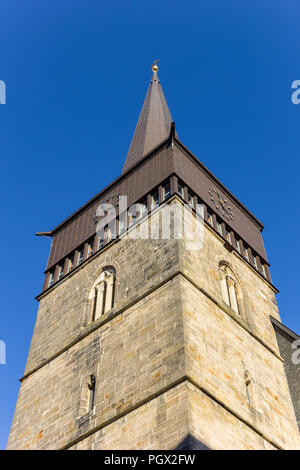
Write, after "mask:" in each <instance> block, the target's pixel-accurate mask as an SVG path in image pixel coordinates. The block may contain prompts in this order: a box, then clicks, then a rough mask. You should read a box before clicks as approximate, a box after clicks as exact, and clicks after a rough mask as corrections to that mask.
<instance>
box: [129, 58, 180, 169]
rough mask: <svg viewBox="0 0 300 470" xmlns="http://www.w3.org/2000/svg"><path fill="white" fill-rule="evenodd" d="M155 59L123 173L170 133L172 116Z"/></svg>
mask: <svg viewBox="0 0 300 470" xmlns="http://www.w3.org/2000/svg"><path fill="white" fill-rule="evenodd" d="M156 63H157V61H156V62H155V63H154V64H153V66H152V70H153V76H152V80H151V82H150V85H149V88H148V92H147V95H146V99H145V102H144V104H143V107H142V111H141V114H140V117H139V120H138V123H137V126H136V129H135V132H134V135H133V139H132V141H131V145H130V148H129V152H128V154H127V157H126V161H125V165H124V168H123V173H124V172H125V171H127V170H128V169H129V168H130V167H132V166H133V165H135V164H136V163H137V162H138V161H139V160H141V159H142V158H143V157H144V155H146V154H147V153H148V152H150V150H152V149H153V148H154V147H156V146H157V145H159V144H160V143H161V142H162V141H163V140H165V139H166V138H167V137H168V136H169V135H170V129H171V123H172V117H171V114H170V111H169V108H168V105H167V102H166V99H165V96H164V93H163V91H162V87H161V85H160V81H159V78H158V75H157V70H158V67H157V65H156Z"/></svg>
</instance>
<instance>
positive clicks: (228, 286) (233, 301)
mask: <svg viewBox="0 0 300 470" xmlns="http://www.w3.org/2000/svg"><path fill="white" fill-rule="evenodd" d="M219 268H220V282H221V292H222V298H223V301H224V302H225V303H226V304H227V305H228V306H229V307H231V308H232V310H234V311H235V312H236V313H237V314H238V315H240V314H241V303H242V293H241V289H240V286H239V283H238V281H237V278H236V276H235V275H234V273H233V272H232V270H231V269H230V268H229V266H228V265H227V264H225V263H223V264H221V265H220V267H219Z"/></svg>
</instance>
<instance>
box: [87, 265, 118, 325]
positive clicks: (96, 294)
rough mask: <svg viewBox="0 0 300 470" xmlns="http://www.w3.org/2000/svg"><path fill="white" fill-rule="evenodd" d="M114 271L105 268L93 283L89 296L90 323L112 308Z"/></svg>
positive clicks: (111, 268) (110, 268)
mask: <svg viewBox="0 0 300 470" xmlns="http://www.w3.org/2000/svg"><path fill="white" fill-rule="evenodd" d="M115 277H116V276H115V270H114V268H113V267H108V268H105V269H104V270H103V271H102V272H101V274H100V276H99V277H98V278H97V279H96V281H95V282H94V284H93V286H92V289H91V291H90V295H89V301H90V303H91V321H95V320H98V319H99V318H100V317H101V316H102V315H104V314H105V313H107V312H108V311H109V310H111V309H112V308H113V305H114V297H115V292H114V291H115Z"/></svg>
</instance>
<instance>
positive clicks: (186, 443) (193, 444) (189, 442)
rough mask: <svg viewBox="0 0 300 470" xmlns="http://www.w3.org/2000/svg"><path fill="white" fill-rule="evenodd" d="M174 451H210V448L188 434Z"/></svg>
mask: <svg viewBox="0 0 300 470" xmlns="http://www.w3.org/2000/svg"><path fill="white" fill-rule="evenodd" d="M174 450H210V448H209V447H207V446H206V445H204V444H203V442H201V441H199V440H198V439H196V438H195V437H194V436H192V434H187V436H186V437H185V438H184V439H183V441H181V442H180V444H179V445H178V446H177V447H176V449H174Z"/></svg>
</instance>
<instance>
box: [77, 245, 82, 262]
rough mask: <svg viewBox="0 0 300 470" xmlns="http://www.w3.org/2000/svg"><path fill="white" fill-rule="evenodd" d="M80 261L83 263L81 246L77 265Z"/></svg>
mask: <svg viewBox="0 0 300 470" xmlns="http://www.w3.org/2000/svg"><path fill="white" fill-rule="evenodd" d="M81 263H83V248H80V250H79V251H78V260H77V266H79V265H80V264H81Z"/></svg>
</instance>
